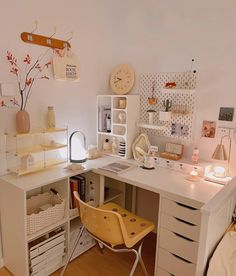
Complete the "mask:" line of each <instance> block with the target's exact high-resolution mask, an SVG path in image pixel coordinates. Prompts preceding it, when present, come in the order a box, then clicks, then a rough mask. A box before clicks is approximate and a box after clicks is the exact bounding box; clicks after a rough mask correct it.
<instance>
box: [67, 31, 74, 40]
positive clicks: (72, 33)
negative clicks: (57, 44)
mask: <svg viewBox="0 0 236 276" xmlns="http://www.w3.org/2000/svg"><path fill="white" fill-rule="evenodd" d="M73 36H74V32H71V37H70V38H68V39H67V40H66V41H67V42H68V41H70V40H71V39H72V38H73Z"/></svg>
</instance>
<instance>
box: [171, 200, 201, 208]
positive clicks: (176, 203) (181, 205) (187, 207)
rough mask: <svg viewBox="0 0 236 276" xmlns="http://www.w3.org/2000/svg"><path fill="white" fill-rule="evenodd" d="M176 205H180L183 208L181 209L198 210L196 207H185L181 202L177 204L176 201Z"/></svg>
mask: <svg viewBox="0 0 236 276" xmlns="http://www.w3.org/2000/svg"><path fill="white" fill-rule="evenodd" d="M175 203H176V204H178V205H179V206H181V207H184V208H188V209H190V210H198V209H197V208H194V207H192V206H188V205H185V204H183V203H180V202H176V201H175Z"/></svg>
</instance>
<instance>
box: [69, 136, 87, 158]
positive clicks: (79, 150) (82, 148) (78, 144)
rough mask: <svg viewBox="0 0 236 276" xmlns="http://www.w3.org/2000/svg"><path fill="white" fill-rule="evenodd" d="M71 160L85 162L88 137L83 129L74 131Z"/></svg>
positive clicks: (70, 139)
mask: <svg viewBox="0 0 236 276" xmlns="http://www.w3.org/2000/svg"><path fill="white" fill-rule="evenodd" d="M69 144H70V162H71V163H83V162H85V161H86V160H87V158H86V138H85V135H84V133H83V132H82V131H74V132H73V133H72V134H71V136H70V138H69Z"/></svg>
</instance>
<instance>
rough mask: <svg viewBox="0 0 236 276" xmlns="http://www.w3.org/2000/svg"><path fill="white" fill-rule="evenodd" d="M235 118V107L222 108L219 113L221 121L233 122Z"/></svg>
mask: <svg viewBox="0 0 236 276" xmlns="http://www.w3.org/2000/svg"><path fill="white" fill-rule="evenodd" d="M233 118H234V108H233V107H221V108H220V112H219V120H220V121H229V122H232V121H233Z"/></svg>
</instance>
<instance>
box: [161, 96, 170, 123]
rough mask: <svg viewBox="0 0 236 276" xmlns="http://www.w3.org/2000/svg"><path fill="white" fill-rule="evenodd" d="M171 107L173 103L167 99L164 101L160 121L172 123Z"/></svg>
mask: <svg viewBox="0 0 236 276" xmlns="http://www.w3.org/2000/svg"><path fill="white" fill-rule="evenodd" d="M171 107H172V101H171V100H170V99H166V100H164V101H163V109H164V110H160V111H159V120H160V121H170V120H171Z"/></svg>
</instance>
